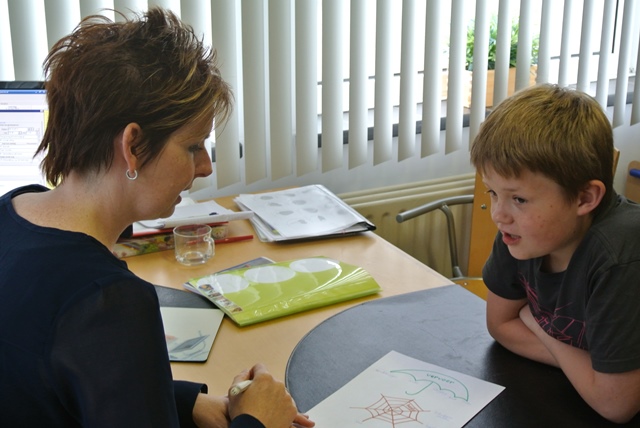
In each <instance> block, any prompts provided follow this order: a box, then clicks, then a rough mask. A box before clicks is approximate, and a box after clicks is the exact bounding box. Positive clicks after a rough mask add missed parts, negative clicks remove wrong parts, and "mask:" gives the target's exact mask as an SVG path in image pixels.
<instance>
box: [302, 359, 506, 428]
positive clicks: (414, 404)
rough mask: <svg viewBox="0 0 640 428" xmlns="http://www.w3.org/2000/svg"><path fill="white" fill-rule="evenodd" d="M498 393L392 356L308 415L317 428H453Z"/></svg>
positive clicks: (477, 382)
mask: <svg viewBox="0 0 640 428" xmlns="http://www.w3.org/2000/svg"><path fill="white" fill-rule="evenodd" d="M503 390H504V387H503V386H500V385H496V384H493V383H490V382H486V381H484V380H481V379H477V378H474V377H472V376H468V375H465V374H462V373H458V372H455V371H452V370H448V369H445V368H442V367H438V366H435V365H433V364H429V363H426V362H423V361H420V360H416V359H414V358H411V357H407V356H406V355H403V354H400V353H398V352H395V351H391V352H389V353H388V354H387V355H385V356H384V357H382V358H381V359H380V360H378V361H377V362H376V363H374V364H373V365H371V366H369V367H368V368H367V369H365V370H364V371H363V372H362V373H360V374H359V375H358V376H356V377H355V378H354V379H353V380H351V381H350V382H349V383H347V384H346V385H345V386H343V387H342V388H340V389H339V390H338V391H336V392H335V393H334V394H332V395H331V396H329V397H328V398H326V399H325V400H324V401H322V402H321V403H320V404H318V405H317V406H315V407H314V408H313V409H311V410H310V411H309V412H308V414H309V416H310V417H311V419H313V420H314V421H315V422H316V427H317V428H333V427H341V428H351V427H353V428H355V427H359V428H362V427H367V428H397V427H400V425H402V428H411V427H420V428H444V427H446V428H458V427H462V426H464V425H465V424H466V423H467V422H468V421H469V420H470V419H471V418H473V416H475V415H476V413H478V412H479V411H480V410H482V409H483V408H484V407H485V406H486V405H487V404H489V403H490V402H491V400H493V399H494V398H495V397H496V396H498V394H500V392H502V391H503Z"/></svg>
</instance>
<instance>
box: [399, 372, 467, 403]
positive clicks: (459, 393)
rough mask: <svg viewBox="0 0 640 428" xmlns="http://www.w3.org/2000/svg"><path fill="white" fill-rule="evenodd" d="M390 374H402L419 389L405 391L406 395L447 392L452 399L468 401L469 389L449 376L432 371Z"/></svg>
mask: <svg viewBox="0 0 640 428" xmlns="http://www.w3.org/2000/svg"><path fill="white" fill-rule="evenodd" d="M390 373H402V374H405V375H408V376H411V377H412V378H413V380H414V381H415V382H416V383H417V384H418V385H417V386H418V387H419V389H418V390H417V391H415V392H409V391H406V393H407V395H418V394H420V393H421V392H422V391H424V390H425V389H429V388H431V389H437V390H439V391H443V392H448V393H450V394H451V396H452V398H459V399H461V400H464V401H469V389H468V388H467V387H466V385H465V384H464V383H462V382H461V381H459V380H458V379H456V378H454V377H451V376H449V375H446V374H443V373H438V372H435V371H432V370H417V369H406V370H391V371H390Z"/></svg>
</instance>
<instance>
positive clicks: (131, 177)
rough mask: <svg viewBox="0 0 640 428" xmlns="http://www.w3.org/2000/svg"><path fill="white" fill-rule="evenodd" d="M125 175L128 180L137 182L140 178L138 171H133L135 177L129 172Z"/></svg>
mask: <svg viewBox="0 0 640 428" xmlns="http://www.w3.org/2000/svg"><path fill="white" fill-rule="evenodd" d="M124 175H126V176H127V178H128V179H129V180H131V181H133V180H135V179H136V178H138V170H137V169H134V170H133V175H129V170H126V171H125V172H124Z"/></svg>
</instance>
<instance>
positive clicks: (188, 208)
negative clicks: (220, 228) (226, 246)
mask: <svg viewBox="0 0 640 428" xmlns="http://www.w3.org/2000/svg"><path fill="white" fill-rule="evenodd" d="M252 216H253V213H252V212H251V211H231V210H229V209H227V208H224V207H222V206H221V205H219V204H218V203H217V202H215V201H206V202H196V203H193V204H185V205H179V206H177V207H176V209H175V210H174V212H173V214H172V215H171V217H167V218H159V219H155V220H144V221H140V222H137V223H134V225H133V226H134V234H135V233H136V232H143V231H144V229H166V228H172V227H175V226H180V225H183V224H206V223H221V222H225V221H232V220H244V219H248V218H251V217H252Z"/></svg>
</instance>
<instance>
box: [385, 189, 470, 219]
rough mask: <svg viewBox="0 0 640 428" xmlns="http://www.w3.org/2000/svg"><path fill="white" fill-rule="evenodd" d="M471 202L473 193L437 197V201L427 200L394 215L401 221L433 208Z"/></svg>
mask: <svg viewBox="0 0 640 428" xmlns="http://www.w3.org/2000/svg"><path fill="white" fill-rule="evenodd" d="M470 203H473V195H462V196H451V197H448V198H443V199H438V200H437V201H432V202H428V203H426V204H424V205H420V206H419V207H416V208H412V209H410V210H408V211H405V212H402V213H399V214H398V215H396V221H397V222H398V223H402V222H403V221H406V220H410V219H412V218H414V217H417V216H419V215H422V214H426V213H428V212H431V211H433V210H437V209H442V208H443V207H445V206H449V205H460V204H470Z"/></svg>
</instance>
